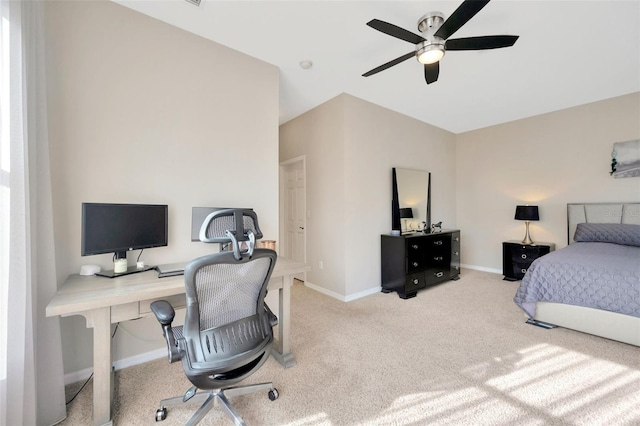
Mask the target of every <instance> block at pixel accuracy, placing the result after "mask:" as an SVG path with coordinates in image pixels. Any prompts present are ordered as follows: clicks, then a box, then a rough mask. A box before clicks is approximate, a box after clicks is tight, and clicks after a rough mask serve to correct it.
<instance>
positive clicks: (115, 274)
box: [96, 266, 155, 278]
mask: <svg viewBox="0 0 640 426" xmlns="http://www.w3.org/2000/svg"><path fill="white" fill-rule="evenodd" d="M152 269H155V266H145V267H143V268H138V267H137V266H129V267H128V268H127V270H126V271H124V272H114V271H113V270H109V271H100V272H96V276H99V277H107V278H115V277H121V276H123V275H130V274H135V273H137V272H145V271H150V270H152Z"/></svg>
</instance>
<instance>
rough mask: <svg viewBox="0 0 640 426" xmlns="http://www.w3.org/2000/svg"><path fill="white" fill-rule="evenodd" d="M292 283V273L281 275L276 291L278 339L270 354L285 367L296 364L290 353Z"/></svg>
mask: <svg viewBox="0 0 640 426" xmlns="http://www.w3.org/2000/svg"><path fill="white" fill-rule="evenodd" d="M292 285H293V275H285V276H283V277H282V288H280V289H279V291H278V296H279V303H278V305H279V306H278V314H279V315H278V340H277V341H276V345H275V346H276V347H275V350H272V351H271V354H272V355H273V357H274V358H275V359H277V360H278V362H280V364H282V365H284V367H285V368H289V367H293V366H294V365H296V358H295V357H294V356H293V354H292V353H291V345H290V334H291V328H290V327H291V286H292Z"/></svg>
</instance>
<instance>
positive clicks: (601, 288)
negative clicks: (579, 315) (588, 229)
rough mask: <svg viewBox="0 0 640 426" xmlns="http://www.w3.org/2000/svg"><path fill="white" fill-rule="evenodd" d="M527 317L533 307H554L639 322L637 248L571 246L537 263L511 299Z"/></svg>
mask: <svg viewBox="0 0 640 426" xmlns="http://www.w3.org/2000/svg"><path fill="white" fill-rule="evenodd" d="M513 300H514V302H515V303H516V304H517V305H518V306H520V307H521V308H522V309H523V310H524V311H525V312H526V313H527V314H528V315H529V316H531V317H533V316H534V315H535V303H536V302H555V303H564V304H568V305H578V306H585V307H588V308H595V309H602V310H606V311H612V312H618V313H621V314H626V315H631V316H634V317H639V318H640V247H633V246H626V245H618V244H611V243H601V242H581V243H574V244H571V245H569V246H567V247H565V248H563V249H561V250H558V251H554V252H551V253H549V254H547V255H546V256H542V257H540V258H538V259H536V260H535V261H534V262H533V263H532V264H531V266H530V267H529V270H528V271H527V273H526V275H525V276H524V279H523V280H522V282H521V283H520V287H519V288H518V291H517V292H516V296H515V297H514V299H513Z"/></svg>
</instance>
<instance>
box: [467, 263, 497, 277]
mask: <svg viewBox="0 0 640 426" xmlns="http://www.w3.org/2000/svg"><path fill="white" fill-rule="evenodd" d="M460 267H461V268H467V269H473V270H476V271H483V272H491V273H492V274H500V275H502V269H494V268H485V267H484V266H476V265H465V264H461V265H460Z"/></svg>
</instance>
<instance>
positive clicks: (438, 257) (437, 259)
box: [433, 256, 443, 262]
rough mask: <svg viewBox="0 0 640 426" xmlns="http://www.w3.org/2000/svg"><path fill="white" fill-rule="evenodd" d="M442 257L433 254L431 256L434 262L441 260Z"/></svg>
mask: <svg viewBox="0 0 640 426" xmlns="http://www.w3.org/2000/svg"><path fill="white" fill-rule="evenodd" d="M442 259H443V257H442V256H434V257H433V260H435V261H436V262H439V261H441V260H442Z"/></svg>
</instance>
